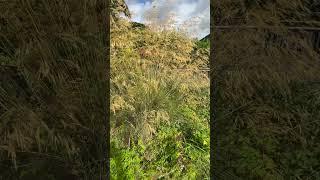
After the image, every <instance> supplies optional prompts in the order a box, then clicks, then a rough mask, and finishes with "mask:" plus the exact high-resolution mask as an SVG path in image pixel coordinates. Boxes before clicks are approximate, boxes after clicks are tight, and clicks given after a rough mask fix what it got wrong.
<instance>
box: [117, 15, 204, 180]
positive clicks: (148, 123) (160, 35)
mask: <svg viewBox="0 0 320 180" xmlns="http://www.w3.org/2000/svg"><path fill="white" fill-rule="evenodd" d="M118 23H119V25H118V26H117V27H118V28H113V29H112V31H111V112H112V113H111V145H112V146H111V147H112V148H111V175H112V179H158V178H160V179H161V178H164V179H170V178H171V179H209V151H210V150H209V143H210V138H209V79H208V76H207V75H206V73H203V72H201V71H199V68H201V67H208V59H209V47H208V46H207V47H205V48H203V47H202V46H199V45H197V44H196V41H194V40H191V39H190V38H188V37H187V36H185V35H183V34H180V33H178V32H173V31H162V32H155V31H152V30H150V29H149V28H148V27H144V26H136V23H129V22H127V21H125V20H123V21H119V22H118ZM120 24H121V27H120Z"/></svg>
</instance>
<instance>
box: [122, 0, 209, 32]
mask: <svg viewBox="0 0 320 180" xmlns="http://www.w3.org/2000/svg"><path fill="white" fill-rule="evenodd" d="M126 2H127V4H128V6H129V9H130V11H131V13H132V21H136V22H141V23H146V22H147V20H146V17H147V13H148V12H150V11H157V12H158V15H159V17H157V18H154V19H152V21H153V23H163V22H164V21H161V20H163V19H168V18H169V16H170V15H171V14H172V13H174V18H173V21H174V22H175V23H174V27H175V28H180V29H181V28H182V27H183V28H182V29H184V30H186V31H187V32H189V33H191V35H192V36H194V37H197V38H202V37H204V36H206V35H207V34H209V33H210V8H209V4H210V2H209V0H156V1H150V0H126ZM167 23H171V24H172V22H167ZM183 25H184V26H183Z"/></svg>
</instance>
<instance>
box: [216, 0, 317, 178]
mask: <svg viewBox="0 0 320 180" xmlns="http://www.w3.org/2000/svg"><path fill="white" fill-rule="evenodd" d="M215 2H216V3H214V4H212V14H213V17H214V19H215V21H214V23H215V25H220V26H233V25H240V26H249V25H250V26H256V28H255V29H249V28H248V29H237V28H233V29H229V30H217V29H214V31H213V32H214V37H213V38H214V39H213V41H214V42H215V44H216V45H215V46H214V49H213V52H215V53H214V54H213V59H214V62H213V63H212V69H213V74H212V78H213V81H212V82H213V83H215V84H213V86H214V87H217V88H216V89H214V90H213V91H212V92H213V95H214V96H215V97H216V99H217V101H215V108H214V109H213V112H214V113H215V115H216V118H217V121H216V124H215V130H216V131H215V134H214V135H213V138H214V139H213V141H212V142H211V143H213V144H214V145H213V149H212V150H213V151H214V152H215V156H214V157H213V158H214V159H215V161H214V163H213V166H214V174H215V176H217V178H218V179H266V180H267V179H318V177H320V174H319V172H320V169H319V167H320V166H319V165H320V161H319V157H320V151H319V145H320V141H319V139H318V138H317V137H320V134H319V132H320V131H319V130H318V129H319V127H320V116H319V115H320V114H319V105H320V104H319V103H320V101H319V93H320V83H319V82H320V78H319V76H318V73H317V72H319V69H320V61H319V58H320V57H319V54H318V53H316V52H315V51H314V49H313V47H312V46H311V44H310V43H309V42H308V36H309V35H310V34H311V33H312V32H307V31H304V30H296V31H289V30H288V28H287V26H288V25H291V26H293V23H292V22H295V26H306V25H308V26H313V25H314V24H315V23H316V22H315V21H316V20H317V19H314V18H313V17H312V16H313V15H314V14H312V12H311V11H309V10H310V7H312V6H311V4H312V2H311V1H303V0H294V1H291V2H290V3H289V2H288V1H282V0H276V1H231V0H230V1H219V2H218V1H215ZM239 7H241V8H239ZM300 21H303V22H300ZM288 22H291V24H289V23H288ZM266 26H278V27H277V28H272V27H270V28H268V29H266V28H265V27H266Z"/></svg>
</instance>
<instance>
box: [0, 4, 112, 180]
mask: <svg viewBox="0 0 320 180" xmlns="http://www.w3.org/2000/svg"><path fill="white" fill-rule="evenodd" d="M105 2H106V1H100V2H99V1H87V0H80V1H78V0H76V1H73V0H72V1H60V0H49V1H47V0H44V1H37V0H23V1H20V0H9V1H1V2H0V12H1V13H0V30H1V31H0V65H1V66H0V137H1V141H0V179H5V180H7V179H99V178H102V177H105V176H106V172H107V171H106V168H107V166H106V160H105V159H106V149H107V145H108V144H107V140H106V139H107V136H106V135H107V130H106V113H105V112H106V105H107V102H106V97H107V95H108V94H107V81H106V73H107V60H108V58H107V54H108V53H107V52H108V51H107V48H106V44H105V42H107V38H106V37H105V35H106V34H105V33H103V32H104V31H103V30H102V29H101V27H102V26H105V24H103V20H102V18H104V15H106V14H107V13H108V12H107V11H106V8H107V7H108V5H107V4H105ZM101 20H102V21H101ZM106 20H107V19H106ZM106 22H107V21H106ZM103 28H107V27H103Z"/></svg>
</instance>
